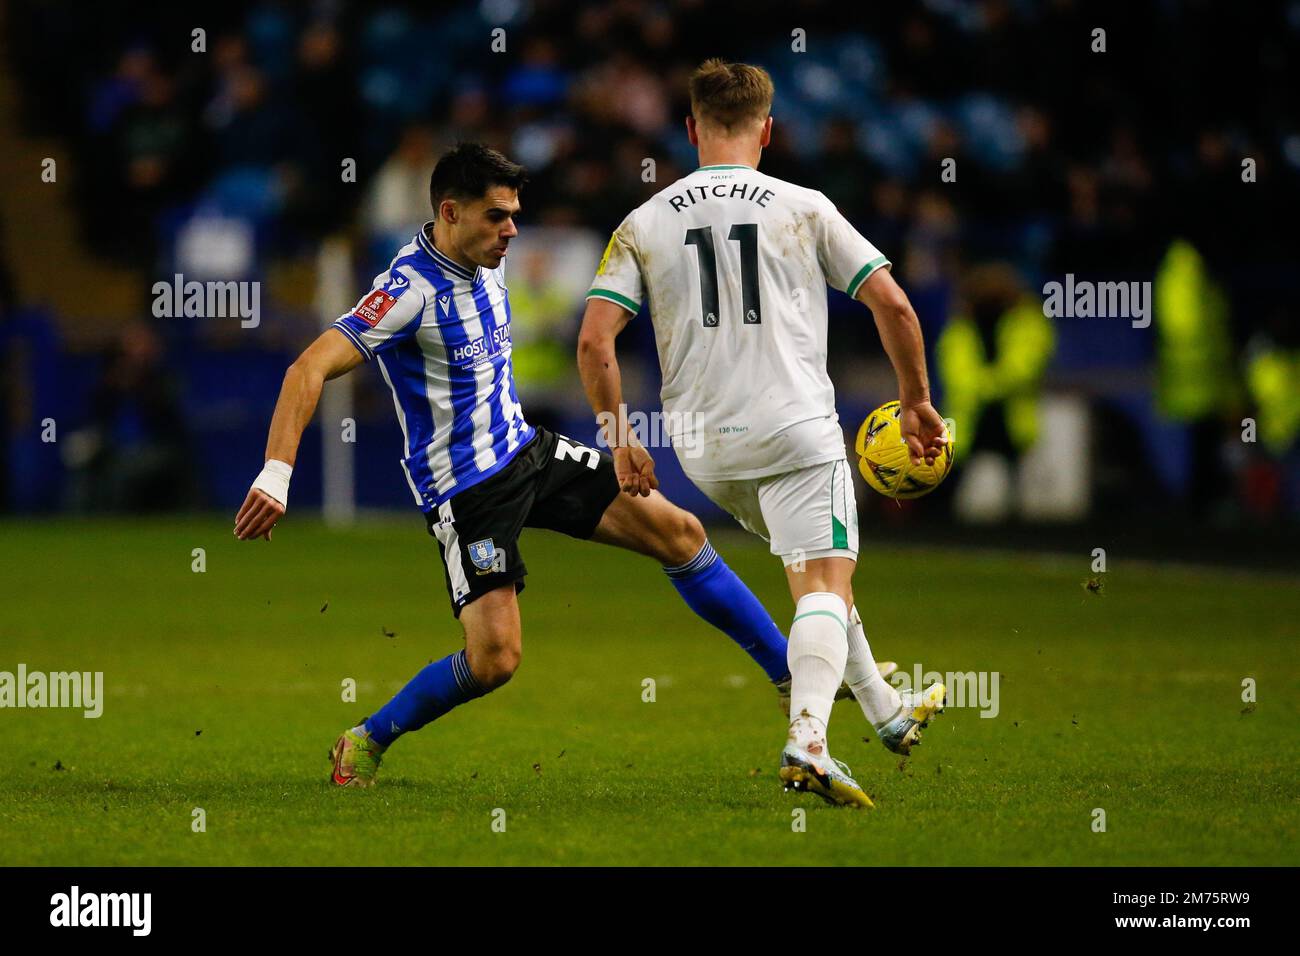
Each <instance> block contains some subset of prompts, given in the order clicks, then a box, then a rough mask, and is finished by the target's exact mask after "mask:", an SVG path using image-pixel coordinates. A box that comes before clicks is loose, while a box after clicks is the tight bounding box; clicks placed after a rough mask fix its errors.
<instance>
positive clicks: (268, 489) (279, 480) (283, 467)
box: [253, 458, 293, 508]
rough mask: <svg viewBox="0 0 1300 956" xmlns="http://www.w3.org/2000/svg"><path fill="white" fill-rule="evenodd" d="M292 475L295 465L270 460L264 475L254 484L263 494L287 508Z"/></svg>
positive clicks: (258, 477) (263, 470)
mask: <svg viewBox="0 0 1300 956" xmlns="http://www.w3.org/2000/svg"><path fill="white" fill-rule="evenodd" d="M292 474H293V465H289V464H286V463H285V462H282V461H277V460H276V459H274V458H270V459H268V460H267V462H266V465H265V466H263V468H262V473H261V474H260V475H258V476H257V479H256V480H255V481H254V482H253V487H254V488H256V489H257V490H258V491H260V492H262V493H263V494H266V495H270V496H271V497H272V498H274V499H275V500H276V501H278V502H280V504H282V505H284V506H285V507H286V508H287V507H289V476H290V475H292Z"/></svg>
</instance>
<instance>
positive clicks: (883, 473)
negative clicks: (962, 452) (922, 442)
mask: <svg viewBox="0 0 1300 956" xmlns="http://www.w3.org/2000/svg"><path fill="white" fill-rule="evenodd" d="M901 412H902V409H901V408H900V407H899V405H898V402H886V403H885V404H884V405H881V406H880V407H879V408H877V409H876V410H875V411H874V412H872V413H871V414H870V415H868V416H867V420H866V421H865V422H863V423H862V427H861V428H859V429H858V440H857V443H856V444H855V446H854V447H855V448H856V450H857V453H858V471H860V472H862V477H863V478H864V479H866V482H867V484H868V485H870V486H871V487H872V488H874V489H875V490H876V491H878V492H880V493H881V494H882V495H884V496H885V497H886V498H920V497H921V496H922V495H928V494H929V493H930V492H932V491H934V489H935V488H937V487H939V483H940V482H941V481H943V480H944V479H945V478H947V477H948V472H950V471H952V462H953V455H954V453H955V451H956V449H955V448H954V447H953V434H952V428H951V427H950V428H949V429H948V444H946V445H944V449H943V454H942V455H940V456H939V457H938V458H936V459H935V460H934V464H933V465H927V464H926V463H925V460H924V459H922V461H921V463H920V464H919V465H914V464H912V457H911V454H910V453H909V452H908V449H907V442H905V441H903V432H902V429H901V428H900V427H899V422H898V419H899V415H900V414H901Z"/></svg>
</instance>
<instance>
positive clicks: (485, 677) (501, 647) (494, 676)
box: [466, 640, 522, 691]
mask: <svg viewBox="0 0 1300 956" xmlns="http://www.w3.org/2000/svg"><path fill="white" fill-rule="evenodd" d="M466 657H467V658H468V659H469V669H470V672H471V673H472V674H473V675H474V679H475V680H476V681H478V683H479V686H480V687H482V688H483V690H485V691H490V690H496V689H497V688H498V687H500V686H501V685H502V684H504V683H505V682H506V681H508V680H510V678H511V677H513V676H514V674H515V671H517V670H518V669H519V660H520V658H521V657H522V651H521V649H520V646H519V642H518V641H510V640H500V641H492V642H490V643H488V644H487V645H486V646H483V647H480V648H478V649H476V650H470V651H467V652H466Z"/></svg>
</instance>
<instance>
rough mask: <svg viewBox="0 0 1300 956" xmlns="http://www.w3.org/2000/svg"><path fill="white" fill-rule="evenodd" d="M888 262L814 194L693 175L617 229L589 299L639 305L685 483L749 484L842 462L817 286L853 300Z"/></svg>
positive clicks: (753, 180) (732, 174) (746, 172)
mask: <svg viewBox="0 0 1300 956" xmlns="http://www.w3.org/2000/svg"><path fill="white" fill-rule="evenodd" d="M889 264H890V263H889V260H887V259H886V258H885V257H884V256H883V255H881V253H880V251H879V250H878V249H876V247H875V246H873V245H872V244H871V243H870V242H868V241H867V240H866V239H864V238H863V237H862V235H861V234H859V233H858V231H857V230H856V229H854V228H853V226H851V225H850V224H849V222H848V220H846V219H845V218H844V217H843V216H842V215H840V213H839V211H838V210H837V209H836V208H835V206H834V204H833V203H831V201H830V200H829V199H827V198H826V197H825V196H823V195H822V194H821V193H819V192H817V191H816V190H812V189H805V188H803V187H802V186H796V185H794V184H793V183H787V182H784V181H782V180H780V179H775V178H773V177H771V176H766V175H764V174H763V173H760V172H759V171H758V170H756V169H752V168H751V167H749V166H702V167H700V168H699V169H697V170H695V172H693V173H691V174H690V175H689V176H686V177H684V178H682V179H680V180H678V181H677V182H675V183H673V184H672V185H671V186H669V187H668V188H667V189H664V190H663V191H661V192H659V193H658V194H656V195H655V196H654V197H653V198H651V199H650V200H649V201H647V202H646V203H644V204H643V205H641V206H639V207H637V208H636V209H634V210H633V211H632V212H631V213H630V214H629V215H628V217H627V218H626V219H624V220H623V223H622V224H621V225H620V226H619V227H618V229H617V230H616V231H615V232H614V235H613V237H612V238H611V239H610V241H609V245H608V246H607V247H606V249H605V255H604V257H603V258H602V259H601V261H600V267H599V269H598V270H597V272H596V279H595V281H594V283H593V285H592V288H591V290H590V291H589V292H588V293H587V298H589V299H590V298H593V297H596V298H604V299H608V300H610V301H612V302H616V303H618V304H619V305H621V306H623V308H625V309H627V310H628V311H630V312H633V313H636V312H637V311H639V310H640V308H641V305H642V304H643V303H644V304H646V305H648V306H649V310H650V319H651V321H652V322H653V324H654V331H655V342H656V345H657V348H658V350H659V366H660V369H661V371H662V373H663V388H662V391H661V393H660V397H661V399H662V400H663V409H664V425H665V430H666V431H667V432H668V434H669V435H670V436H671V438H672V442H673V446H674V448H675V450H676V452H677V456H678V458H679V459H680V460H681V463H682V467H683V469H684V470H685V471H686V474H687V475H688V476H690V477H691V478H697V479H702V480H713V481H720V480H722V481H725V480H730V479H742V478H760V477H763V476H765V475H775V474H780V473H782V472H786V471H793V470H794V469H797V468H804V467H807V466H809V465H816V464H820V463H822V462H827V461H836V460H838V459H840V458H842V457H844V435H843V433H842V432H841V430H840V426H839V417H838V415H836V412H835V393H834V389H833V387H832V386H831V381H830V378H829V376H827V374H826V285H827V283H829V284H831V285H833V286H835V287H836V288H838V289H842V290H844V291H845V292H847V293H848V294H849V295H850V296H852V295H854V294H856V293H857V291H858V287H859V286H861V285H862V283H863V282H865V281H866V279H867V277H868V276H870V275H871V274H872V273H873V272H875V271H876V270H877V269H879V268H882V267H886V266H888V265H889Z"/></svg>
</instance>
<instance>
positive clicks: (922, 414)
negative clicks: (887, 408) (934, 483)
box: [898, 402, 948, 465]
mask: <svg viewBox="0 0 1300 956" xmlns="http://www.w3.org/2000/svg"><path fill="white" fill-rule="evenodd" d="M899 405H900V406H901V408H902V415H901V416H900V417H899V420H898V427H899V430H900V431H902V433H903V441H905V442H907V449H908V451H909V452H910V453H911V457H912V464H914V465H919V464H920V463H921V459H922V458H924V459H925V463H926V464H927V465H933V464H934V460H935V459H936V458H938V457H939V456H940V455H942V454H943V446H944V445H946V444H948V426H947V425H946V424H944V421H943V419H942V418H940V417H939V413H938V412H937V411H935V408H934V406H933V405H931V404H930V403H929V402H914V403H913V404H911V405H908V404H906V403H904V402H899Z"/></svg>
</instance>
